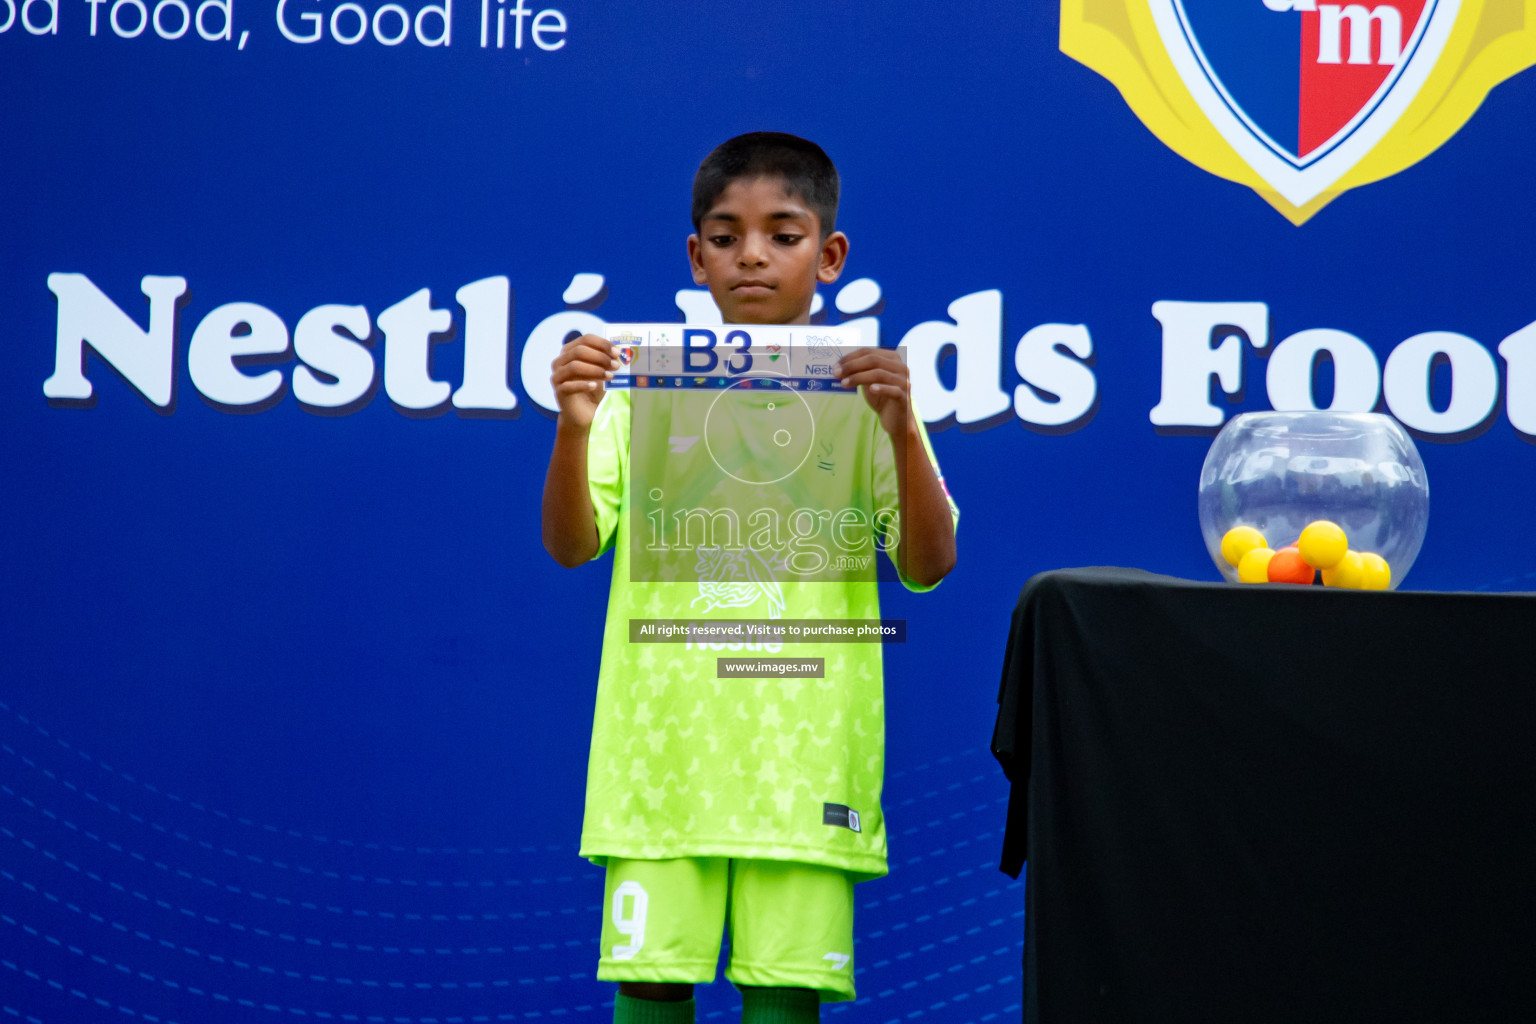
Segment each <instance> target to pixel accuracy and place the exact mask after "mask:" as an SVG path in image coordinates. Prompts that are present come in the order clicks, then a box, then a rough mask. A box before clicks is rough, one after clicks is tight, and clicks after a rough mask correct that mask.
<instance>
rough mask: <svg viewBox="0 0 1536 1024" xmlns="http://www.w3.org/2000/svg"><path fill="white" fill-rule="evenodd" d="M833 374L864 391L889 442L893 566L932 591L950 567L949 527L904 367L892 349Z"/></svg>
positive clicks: (859, 353)
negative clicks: (895, 522) (896, 530)
mask: <svg viewBox="0 0 1536 1024" xmlns="http://www.w3.org/2000/svg"><path fill="white" fill-rule="evenodd" d="M835 374H836V376H837V377H838V378H839V379H840V381H841V383H842V385H843V386H844V387H860V388H863V389H864V391H863V394H864V400H865V401H866V402H868V403H869V406H870V408H871V409H873V410H874V411H875V414H876V415H877V416H879V417H880V426H881V428H882V429H884V430H885V432H886V434H887V435H888V436H889V437H890V439H891V446H892V448H893V449H894V451H895V454H896V460H895V462H896V493H897V497H898V504H899V513H898V514H899V516H900V535H899V536H898V538H897V542H896V563H897V565H899V566H901V567H902V575H904V576H905V577H906V578H907V579H909V580H911V581H912V582H913V583H916V584H917V585H918V586H920V587H932V586H934V585H936V584H937V583H938V582H939V581H940V580H942V579H943V578H944V577H945V576H946V575H947V574H948V573H949V571H950V570H951V569H953V568H954V567H955V524H954V520H953V519H952V518H951V515H950V505H949V498H948V496H947V495H945V493H944V487H943V485H942V484H940V483H939V478H938V476H937V475H936V474H935V473H934V471H933V463H932V462H930V461H929V459H928V451H927V448H926V446H925V445H924V444H923V435H922V430H921V428H920V426H919V424H918V420H917V415H916V414H915V413H914V412H913V410H912V397H911V378H910V377H909V375H908V373H907V364H906V363H905V362H904V361H903V360H902V358H901V355H900V354H899V353H898V352H896V351H894V350H892V349H888V348H860V349H856V350H854V351H853V352H850V353H849V354H848V355H846V356H844V357H843V358H842V360H841V361H840V362H839V363H838V367H837V370H836V371H835Z"/></svg>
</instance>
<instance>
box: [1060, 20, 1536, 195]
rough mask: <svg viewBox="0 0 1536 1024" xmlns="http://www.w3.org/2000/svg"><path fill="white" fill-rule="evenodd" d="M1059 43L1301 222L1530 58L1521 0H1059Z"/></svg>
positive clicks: (1138, 108)
mask: <svg viewBox="0 0 1536 1024" xmlns="http://www.w3.org/2000/svg"><path fill="white" fill-rule="evenodd" d="M1061 49H1062V52H1063V53H1065V54H1067V55H1068V56H1069V57H1072V58H1073V59H1075V60H1078V61H1080V62H1082V63H1083V64H1086V65H1087V66H1088V67H1090V68H1092V69H1093V70H1095V71H1097V72H1098V73H1099V74H1101V75H1103V76H1104V77H1105V78H1108V79H1109V80H1110V81H1111V82H1113V83H1114V84H1115V85H1116V87H1118V88H1119V90H1120V93H1121V95H1122V96H1124V97H1125V100H1126V102H1127V103H1128V104H1129V105H1130V107H1131V109H1132V110H1133V111H1134V112H1135V113H1136V115H1137V117H1139V118H1141V120H1142V122H1143V123H1144V124H1145V125H1146V126H1147V127H1148V128H1149V129H1151V131H1152V132H1153V134H1155V135H1156V136H1157V137H1158V138H1159V139H1161V140H1162V141H1163V142H1164V143H1165V144H1166V145H1168V146H1169V147H1170V148H1171V149H1173V150H1174V151H1175V152H1177V153H1178V154H1179V155H1181V156H1183V157H1184V158H1185V159H1187V160H1189V161H1190V162H1191V163H1194V164H1195V165H1197V166H1199V167H1202V168H1204V169H1205V170H1207V171H1209V172H1211V173H1212V174H1216V175H1219V176H1220V177H1223V178H1227V179H1229V180H1231V181H1236V182H1238V183H1240V184H1244V185H1247V186H1249V187H1250V188H1252V189H1254V190H1255V191H1257V192H1258V193H1259V194H1260V195H1262V196H1263V197H1264V198H1265V199H1266V200H1268V201H1269V202H1270V203H1271V204H1272V205H1273V206H1274V207H1275V208H1276V209H1278V210H1279V211H1280V212H1281V213H1283V214H1284V215H1285V216H1286V217H1288V218H1289V219H1290V220H1291V221H1292V222H1293V223H1296V224H1300V223H1302V222H1304V221H1305V220H1307V219H1308V218H1309V217H1311V216H1312V215H1313V214H1315V213H1316V212H1317V211H1318V210H1320V209H1322V208H1323V207H1324V206H1325V205H1327V204H1328V203H1329V202H1331V201H1332V200H1333V199H1335V198H1337V197H1338V196H1339V195H1340V194H1342V193H1343V192H1345V191H1348V190H1349V189H1352V188H1356V187H1359V186H1361V185H1366V184H1369V183H1370V182H1373V181H1379V180H1380V179H1382V178H1386V177H1389V176H1391V175H1393V174H1396V173H1397V172H1399V171H1401V170H1403V169H1404V168H1407V167H1410V166H1412V165H1413V164H1415V163H1417V162H1418V161H1420V160H1422V159H1423V158H1424V157H1426V156H1428V155H1429V154H1430V153H1432V152H1434V151H1435V150H1436V149H1438V148H1439V147H1440V146H1441V145H1443V144H1444V143H1445V141H1446V140H1447V139H1449V138H1450V137H1451V136H1452V135H1454V134H1456V132H1457V131H1459V130H1460V128H1461V126H1462V125H1464V124H1465V123H1466V122H1467V120H1468V119H1469V118H1470V117H1471V116H1472V114H1473V113H1474V112H1475V111H1476V110H1477V108H1478V106H1479V104H1481V103H1482V101H1483V97H1484V96H1486V95H1487V94H1488V90H1489V89H1492V88H1493V87H1494V86H1495V85H1497V84H1498V83H1499V82H1502V81H1503V80H1504V79H1506V78H1509V77H1510V76H1511V75H1514V74H1516V73H1518V72H1520V71H1522V70H1524V69H1525V68H1526V67H1529V66H1530V65H1531V64H1533V63H1536V0H1361V2H1358V3H1327V2H1323V0H1062V9H1061Z"/></svg>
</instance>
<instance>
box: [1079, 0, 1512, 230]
mask: <svg viewBox="0 0 1536 1024" xmlns="http://www.w3.org/2000/svg"><path fill="white" fill-rule="evenodd" d="M1233 2H1240V0H1233ZM1255 2H1257V0H1255ZM1061 52H1062V53H1065V54H1066V55H1067V56H1068V57H1071V58H1072V59H1073V60H1075V61H1077V62H1078V63H1080V64H1083V65H1086V66H1087V67H1089V68H1091V69H1092V70H1094V71H1096V72H1098V73H1099V74H1100V75H1103V76H1104V77H1105V78H1107V79H1109V81H1110V82H1111V83H1113V84H1114V86H1115V88H1117V89H1119V90H1120V95H1121V96H1122V97H1123V98H1124V99H1125V102H1126V104H1127V105H1128V106H1129V107H1130V108H1131V111H1132V112H1133V113H1135V115H1136V116H1137V117H1138V118H1140V119H1141V122H1142V124H1144V125H1146V126H1147V128H1148V129H1150V130H1151V132H1152V134H1153V135H1156V136H1157V137H1158V138H1159V139H1160V140H1162V142H1163V144H1164V145H1165V146H1167V147H1168V148H1169V149H1171V150H1173V151H1174V152H1175V153H1177V154H1179V155H1180V156H1182V157H1183V158H1184V159H1186V160H1188V161H1189V162H1190V163H1192V164H1194V165H1195V166H1196V167H1199V168H1201V169H1203V170H1206V171H1209V172H1210V173H1212V174H1214V175H1216V176H1217V177H1221V178H1226V179H1227V180H1228V181H1235V182H1237V183H1238V184H1240V185H1246V186H1248V187H1249V188H1251V189H1253V190H1254V191H1255V192H1257V193H1258V194H1259V195H1261V196H1263V197H1264V199H1265V201H1267V202H1268V203H1269V204H1270V205H1271V206H1273V207H1274V208H1275V209H1277V210H1279V211H1280V212H1281V213H1282V214H1284V215H1285V217H1286V218H1287V219H1288V220H1290V222H1291V223H1292V224H1302V223H1305V222H1306V221H1307V220H1308V219H1310V218H1311V217H1312V215H1313V214H1315V213H1317V211H1319V210H1321V209H1322V208H1323V207H1324V206H1327V205H1328V204H1329V203H1331V202H1332V201H1333V200H1335V199H1337V198H1338V197H1339V196H1340V195H1342V194H1343V193H1345V192H1347V191H1349V190H1350V189H1352V188H1358V187H1359V186H1361V185H1369V184H1370V183H1372V182H1375V181H1380V180H1381V179H1383V178H1389V177H1391V176H1392V175H1394V174H1396V173H1398V172H1399V171H1402V170H1405V169H1406V168H1409V167H1411V166H1413V165H1414V164H1416V163H1418V162H1419V161H1420V160H1422V159H1424V158H1425V157H1427V156H1429V154H1431V153H1433V152H1434V151H1435V150H1437V149H1439V148H1440V147H1441V146H1442V145H1444V144H1445V143H1446V141H1447V140H1449V139H1450V137H1451V136H1453V135H1455V134H1456V133H1457V132H1458V131H1460V130H1461V126H1462V125H1464V124H1466V123H1467V121H1468V120H1470V119H1471V117H1472V115H1473V114H1474V113H1476V112H1477V108H1478V107H1479V106H1481V105H1482V102H1483V97H1485V96H1487V95H1488V92H1489V90H1491V89H1492V88H1493V87H1494V86H1496V85H1498V84H1499V83H1500V82H1502V81H1504V80H1505V79H1507V78H1510V77H1512V76H1514V75H1516V74H1519V73H1520V72H1521V71H1524V70H1525V69H1526V68H1528V67H1530V66H1531V65H1532V64H1536V0H1462V2H1461V10H1460V12H1459V13H1458V15H1457V18H1456V22H1455V23H1454V24H1453V25H1452V27H1451V34H1450V37H1449V39H1447V41H1446V44H1445V49H1444V51H1443V52H1442V53H1441V55H1440V60H1439V62H1438V63H1437V64H1436V65H1435V67H1434V68H1433V70H1431V71H1430V74H1429V77H1428V79H1426V80H1425V82H1424V85H1423V86H1422V87H1421V88H1420V90H1419V94H1418V95H1417V96H1415V97H1414V98H1413V101H1412V102H1411V103H1410V104H1409V106H1408V108H1407V109H1406V110H1405V111H1404V112H1403V114H1402V116H1401V117H1400V118H1398V120H1397V123H1396V124H1394V125H1393V126H1392V127H1391V129H1390V130H1389V131H1388V132H1387V133H1386V135H1385V136H1384V137H1383V138H1382V140H1381V141H1380V142H1379V143H1377V144H1376V146H1375V147H1374V148H1372V149H1371V150H1370V152H1368V153H1366V154H1365V155H1364V156H1363V157H1361V159H1360V160H1359V162H1357V163H1356V164H1355V165H1354V166H1353V167H1351V168H1350V169H1349V170H1348V171H1347V172H1345V174H1344V175H1343V176H1342V177H1340V178H1339V180H1338V181H1336V182H1334V183H1333V184H1332V185H1330V186H1328V188H1327V189H1326V190H1324V191H1323V192H1322V193H1321V194H1320V195H1318V196H1317V197H1316V198H1314V199H1312V200H1310V201H1308V202H1307V203H1306V204H1304V205H1302V206H1296V205H1294V204H1293V203H1291V202H1290V201H1288V200H1287V199H1285V198H1284V197H1283V196H1281V195H1280V194H1279V193H1278V192H1276V191H1275V190H1274V189H1273V188H1272V187H1271V186H1270V185H1269V184H1268V183H1267V182H1266V181H1265V180H1264V179H1263V178H1262V177H1261V176H1260V175H1259V173H1258V172H1257V171H1255V170H1254V169H1253V168H1252V167H1250V166H1249V165H1248V162H1247V161H1245V160H1244V159H1243V158H1242V157H1241V156H1239V155H1238V153H1237V151H1236V150H1235V149H1233V148H1232V145H1231V144H1230V143H1228V142H1227V140H1226V139H1225V138H1223V137H1222V135H1221V133H1220V132H1219V131H1218V130H1217V129H1216V127H1215V126H1214V125H1213V124H1211V121H1210V119H1209V118H1207V117H1206V115H1205V112H1204V111H1202V110H1201V109H1200V106H1199V104H1198V103H1197V102H1196V101H1195V98H1194V96H1193V95H1191V93H1190V91H1189V89H1188V87H1187V86H1185V84H1184V81H1183V79H1182V78H1181V77H1180V76H1179V73H1178V70H1177V69H1176V68H1175V67H1174V64H1173V60H1172V58H1171V57H1169V55H1168V51H1167V50H1166V49H1165V48H1164V46H1163V43H1162V39H1161V38H1160V37H1159V35H1158V31H1157V26H1156V25H1155V24H1154V22H1153V16H1152V10H1151V7H1150V4H1149V2H1148V0H1062V2H1061Z"/></svg>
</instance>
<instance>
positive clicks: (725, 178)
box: [693, 132, 841, 238]
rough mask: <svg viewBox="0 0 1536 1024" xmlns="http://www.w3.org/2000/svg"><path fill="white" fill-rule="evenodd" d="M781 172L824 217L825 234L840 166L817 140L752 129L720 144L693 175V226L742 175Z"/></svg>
mask: <svg viewBox="0 0 1536 1024" xmlns="http://www.w3.org/2000/svg"><path fill="white" fill-rule="evenodd" d="M763 177H773V178H781V179H783V181H784V188H785V190H786V191H788V192H789V194H790V195H792V196H796V197H798V198H799V199H800V200H801V201H802V202H804V203H805V205H806V206H808V207H810V209H811V212H812V213H814V214H816V216H817V218H818V219H819V220H820V221H821V237H822V238H826V237H827V236H828V235H830V234H831V233H832V229H833V227H834V226H835V225H836V224H837V200H838V193H839V191H840V188H841V186H840V185H839V183H838V177H837V167H836V166H835V165H833V163H832V159H831V158H830V157H829V156H827V154H826V152H825V151H823V150H822V148H821V147H820V146H818V145H816V143H814V142H812V141H810V140H809V139H802V138H800V136H798V135H789V134H786V133H784V132H748V133H747V134H745V135H738V136H736V137H735V138H734V139H730V140H727V141H726V142H722V143H721V144H720V145H718V146H716V147H715V149H714V151H713V152H711V153H710V154H709V156H707V157H705V158H704V162H703V163H701V164H700V165H699V172H698V173H697V174H695V175H694V176H693V230H695V231H697V230H699V224H700V222H702V221H703V219H704V217H705V215H706V214H708V213H709V211H710V208H711V207H713V206H714V205H715V201H716V200H718V199H719V198H720V194H721V193H722V192H724V191H725V190H726V189H727V188H729V187H730V185H731V183H732V182H734V181H740V180H742V179H744V178H747V179H750V178H763Z"/></svg>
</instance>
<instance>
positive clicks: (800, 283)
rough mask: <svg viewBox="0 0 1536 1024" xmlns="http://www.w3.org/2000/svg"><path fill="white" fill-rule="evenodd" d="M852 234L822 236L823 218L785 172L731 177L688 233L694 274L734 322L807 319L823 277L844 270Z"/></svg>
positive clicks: (826, 281)
mask: <svg viewBox="0 0 1536 1024" xmlns="http://www.w3.org/2000/svg"><path fill="white" fill-rule="evenodd" d="M847 258H848V238H847V236H845V235H844V234H843V233H842V232H841V231H834V232H832V233H831V234H830V235H828V236H827V237H826V238H825V239H823V238H822V237H821V218H819V217H817V216H816V214H815V213H813V212H811V210H810V209H809V208H808V207H807V206H806V205H805V203H804V202H803V201H801V200H800V199H799V197H797V196H792V195H790V194H789V193H788V192H787V191H785V188H784V183H783V181H781V180H780V179H778V178H772V177H766V178H746V179H738V180H737V181H733V182H731V184H730V185H729V186H727V187H726V189H725V191H724V192H722V193H720V198H719V199H717V200H716V201H715V205H714V206H713V207H711V209H710V210H709V212H708V213H706V214H705V215H704V217H703V218H702V219H701V220H700V221H699V233H698V234H696V235H689V236H688V261H689V262H690V263H691V264H692V265H693V280H694V282H695V283H697V284H702V285H706V286H708V288H709V293H710V295H712V296H713V297H714V300H715V305H717V306H719V307H720V312H721V314H722V315H723V316H724V317H725V319H726V322H727V323H737V324H806V323H810V321H811V300H812V298H814V297H815V294H816V284H817V282H820V283H822V284H831V283H832V282H833V281H836V280H837V277H838V275H839V274H841V273H842V272H843V263H844V261H845V260H847Z"/></svg>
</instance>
